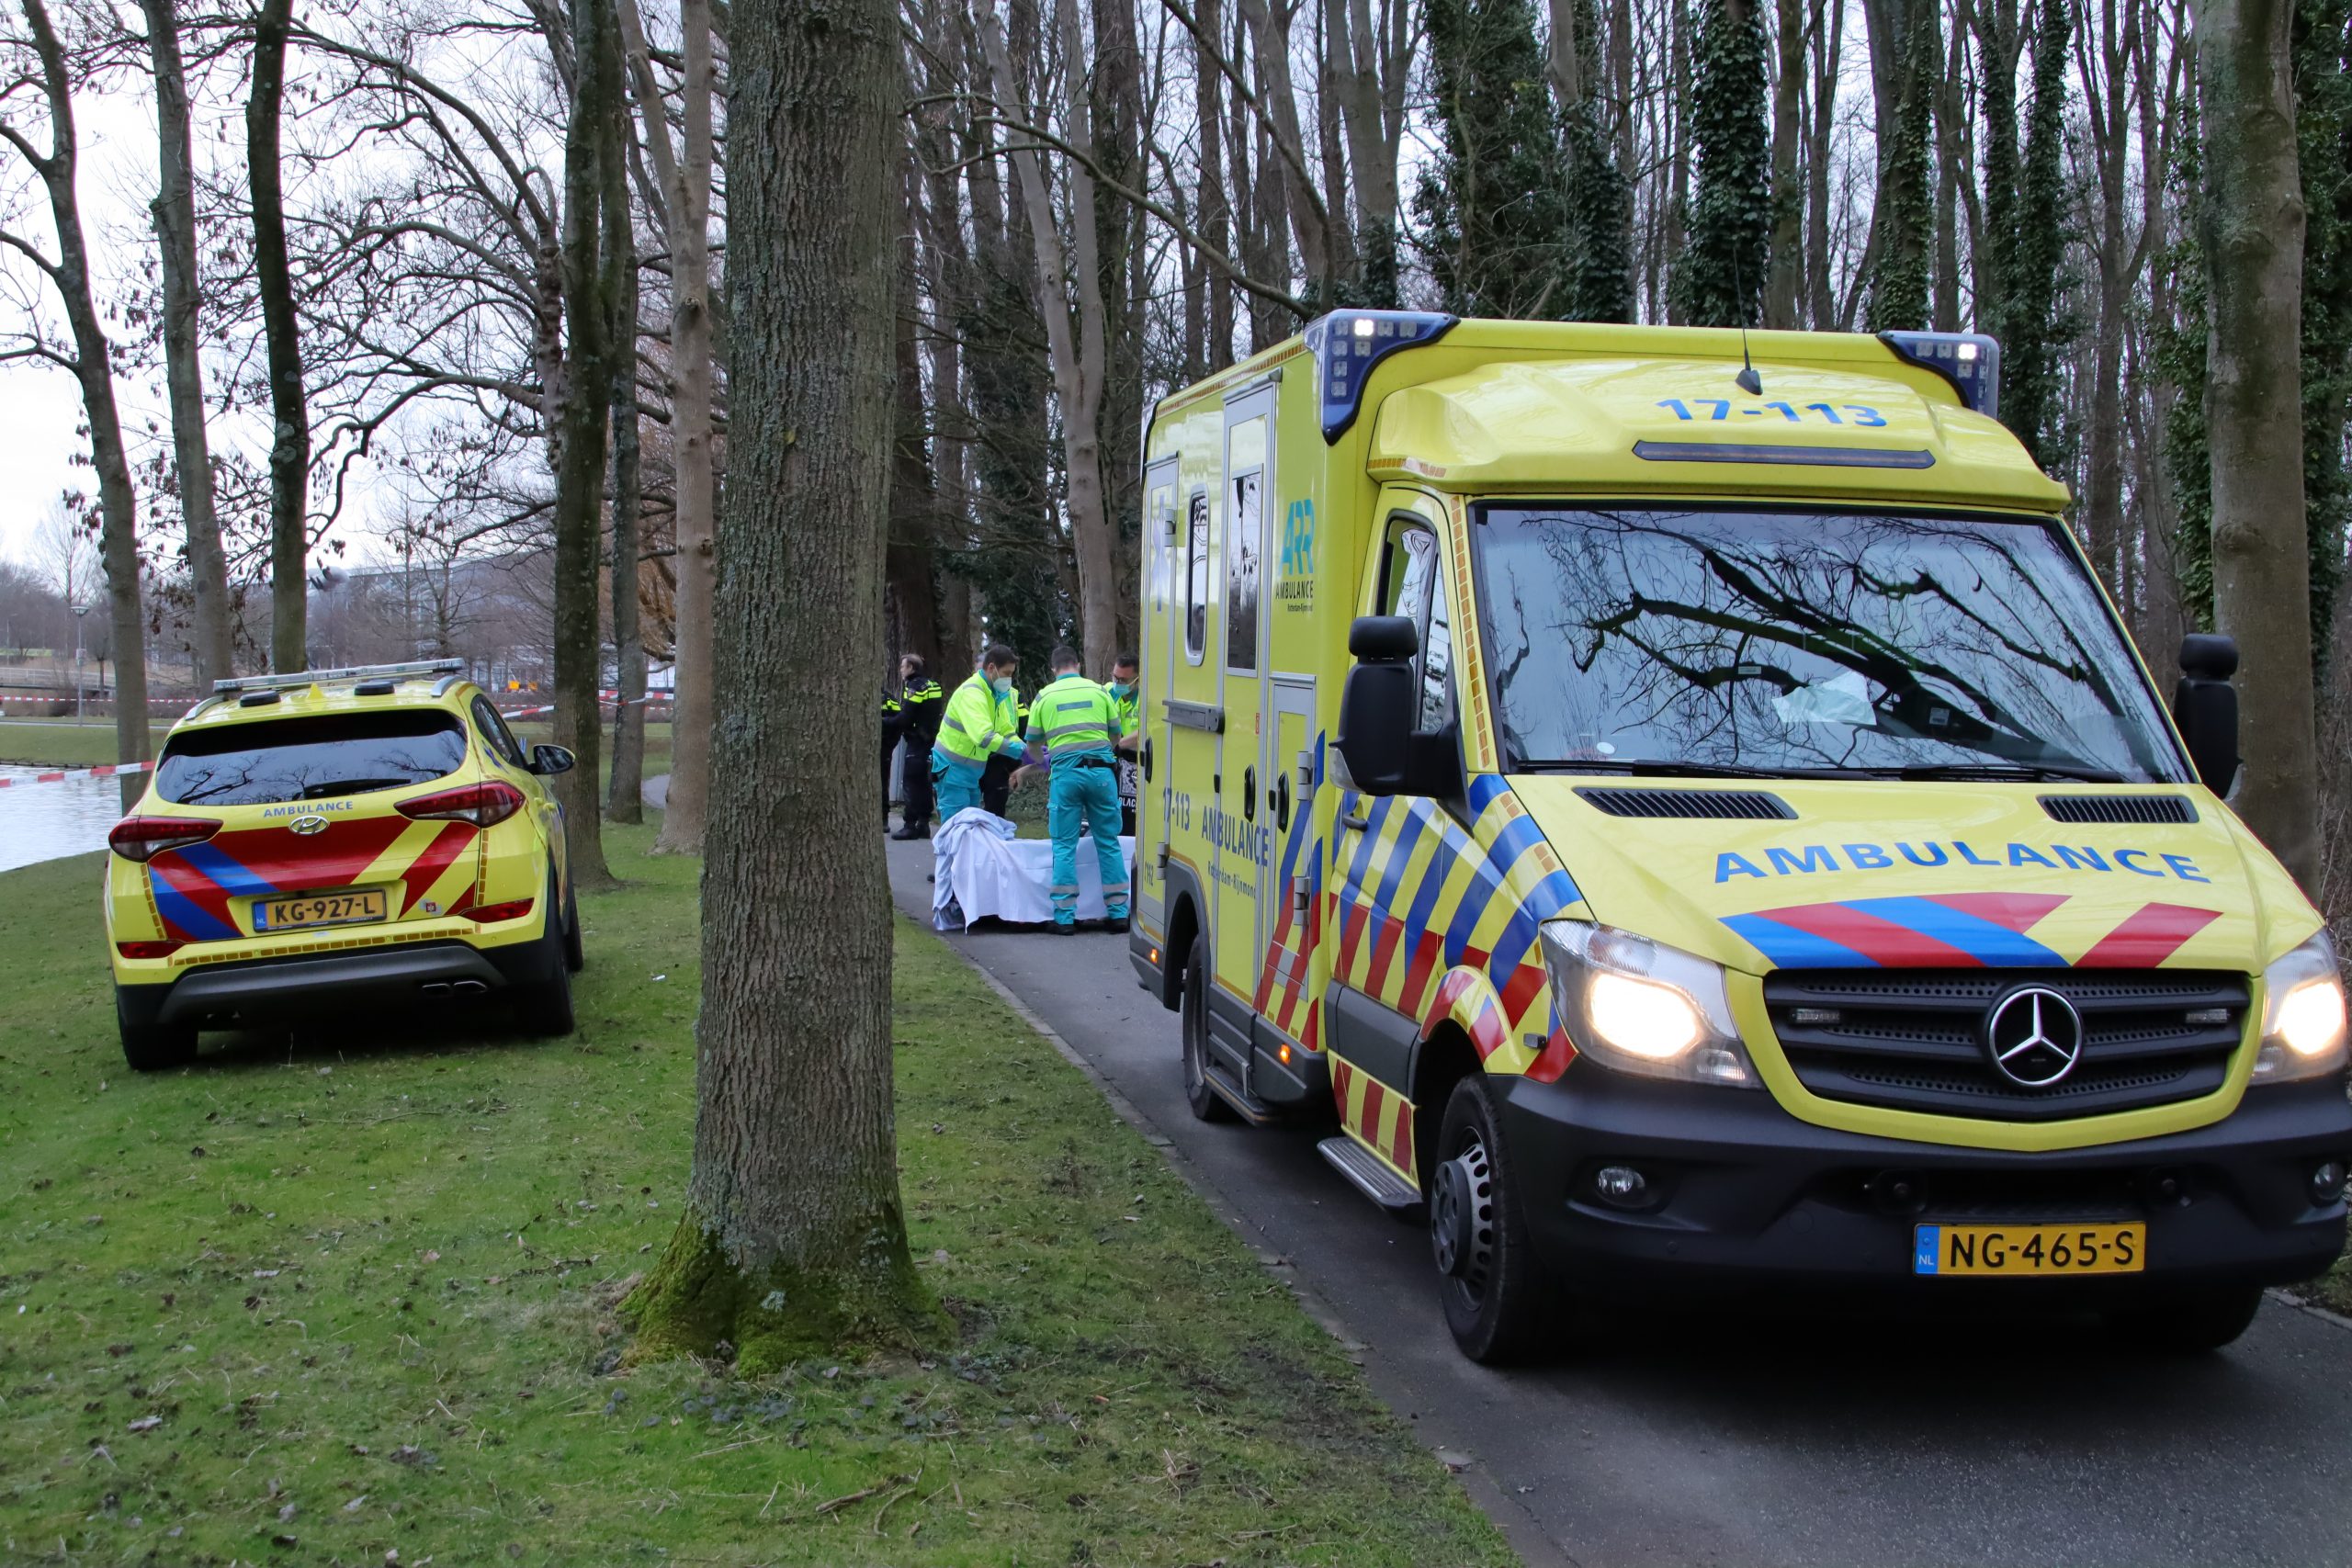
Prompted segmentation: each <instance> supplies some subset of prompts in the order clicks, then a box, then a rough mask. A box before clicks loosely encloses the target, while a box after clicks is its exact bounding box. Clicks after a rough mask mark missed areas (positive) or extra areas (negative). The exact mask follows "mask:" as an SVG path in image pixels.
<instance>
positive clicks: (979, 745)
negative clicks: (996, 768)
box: [899, 642, 1026, 838]
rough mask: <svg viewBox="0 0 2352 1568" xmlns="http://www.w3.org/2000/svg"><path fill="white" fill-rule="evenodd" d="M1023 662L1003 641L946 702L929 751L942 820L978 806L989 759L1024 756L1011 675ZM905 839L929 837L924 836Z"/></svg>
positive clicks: (994, 645)
mask: <svg viewBox="0 0 2352 1568" xmlns="http://www.w3.org/2000/svg"><path fill="white" fill-rule="evenodd" d="M1020 664H1021V660H1020V658H1019V656H1018V655H1016V654H1015V653H1014V652H1013V651H1012V649H1009V648H1007V647H1005V646H1004V644H1002V643H1001V642H992V643H990V644H989V647H988V651H987V652H986V653H983V654H982V655H981V656H980V667H979V669H978V671H976V672H975V673H974V674H973V675H972V676H971V677H970V679H968V680H967V681H966V682H964V683H963V684H962V685H960V686H958V687H956V694H955V695H954V696H951V697H949V698H948V699H947V712H946V714H945V716H944V717H943V718H941V720H940V721H939V738H938V739H937V740H936V741H935V742H934V743H933V746H932V748H931V783H932V784H935V785H936V786H937V787H938V792H939V819H940V820H941V821H943V822H950V821H953V820H955V818H956V813H957V812H959V811H962V810H964V809H965V808H966V807H973V806H978V805H979V804H980V779H981V776H982V775H983V774H984V773H987V771H988V760H989V758H990V757H995V756H1004V757H1010V758H1012V760H1013V761H1016V762H1018V761H1021V760H1022V758H1023V756H1024V755H1026V752H1025V750H1024V749H1023V746H1022V743H1021V735H1020V732H1019V730H1018V729H1017V728H1015V727H1014V721H1013V703H1014V700H1015V699H1014V698H1013V695H1012V676H1013V672H1014V671H1016V670H1017V669H1019V668H1020ZM899 836H900V837H902V838H917V837H928V836H929V829H925V830H924V832H923V833H922V834H905V833H902V834H901V835H899Z"/></svg>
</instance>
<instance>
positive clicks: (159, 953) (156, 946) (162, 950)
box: [114, 942, 187, 958]
mask: <svg viewBox="0 0 2352 1568" xmlns="http://www.w3.org/2000/svg"><path fill="white" fill-rule="evenodd" d="M186 946H187V943H186V942H116V943H115V944H114V950H115V951H116V952H117V953H121V954H122V955H123V956H124V957H125V958H169V957H170V956H171V955H172V954H173V953H177V952H178V951H179V950H180V949H181V948H183V947H186Z"/></svg>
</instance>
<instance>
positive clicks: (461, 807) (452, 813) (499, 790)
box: [400, 779, 523, 828]
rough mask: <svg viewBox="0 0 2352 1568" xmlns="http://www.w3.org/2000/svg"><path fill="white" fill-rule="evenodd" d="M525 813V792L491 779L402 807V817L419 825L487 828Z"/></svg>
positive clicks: (417, 798)
mask: <svg viewBox="0 0 2352 1568" xmlns="http://www.w3.org/2000/svg"><path fill="white" fill-rule="evenodd" d="M522 809H523V792H522V791H521V790H519V789H516V788H515V786H514V785H513V784H500V783H499V782H498V781H497V780H495V779H492V780H490V781H489V782H487V783H485V784H459V785H458V787H457V788H456V789H445V790H440V791H437V792H436V793H435V794H432V795H418V796H417V797H416V798H415V799H414V800H403V801H401V804H400V813H401V816H403V817H406V818H412V819H413V820H414V821H418V822H470V823H472V824H473V825H474V826H475V827H477V828H487V827H489V826H491V825H492V823H495V822H503V821H505V820H506V819H507V818H509V817H512V816H514V815H515V813H516V812H517V811H520V810H522Z"/></svg>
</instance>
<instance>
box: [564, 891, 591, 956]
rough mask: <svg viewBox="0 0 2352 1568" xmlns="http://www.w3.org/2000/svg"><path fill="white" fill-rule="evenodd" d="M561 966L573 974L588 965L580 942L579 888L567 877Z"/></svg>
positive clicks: (586, 954)
mask: <svg viewBox="0 0 2352 1568" xmlns="http://www.w3.org/2000/svg"><path fill="white" fill-rule="evenodd" d="M565 869H566V870H567V871H568V870H570V869H571V868H570V867H569V866H568V865H567V866H566V867H565ZM563 966H564V967H565V968H566V969H569V970H570V971H571V973H573V974H574V975H577V974H579V973H580V972H581V971H582V969H585V968H587V967H588V952H587V949H586V948H584V947H582V945H581V942H580V888H579V886H578V885H577V884H575V883H574V882H572V881H571V879H570V878H569V877H566V878H565V879H564V884H563Z"/></svg>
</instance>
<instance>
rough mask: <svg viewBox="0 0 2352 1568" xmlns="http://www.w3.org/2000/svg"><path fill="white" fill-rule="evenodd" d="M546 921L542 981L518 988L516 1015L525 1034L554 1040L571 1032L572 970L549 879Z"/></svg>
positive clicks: (541, 945)
mask: <svg viewBox="0 0 2352 1568" xmlns="http://www.w3.org/2000/svg"><path fill="white" fill-rule="evenodd" d="M545 908H546V909H547V912H548V913H547V919H546V921H545V922H544V924H543V925H542V926H541V928H540V931H539V940H538V947H539V951H538V953H537V958H538V964H537V968H538V971H539V975H540V976H541V977H540V978H539V979H537V980H533V981H531V982H529V983H528V984H526V985H523V986H520V987H516V988H515V1016H516V1019H517V1021H520V1022H521V1024H522V1026H523V1031H524V1032H525V1033H526V1034H536V1035H538V1036H539V1037H540V1038H542V1039H552V1038H553V1037H555V1036H557V1035H560V1034H569V1033H571V1032H572V1028H573V1018H572V1010H571V966H570V965H569V964H566V963H565V962H564V952H563V948H564V942H563V917H562V914H561V912H560V911H561V908H562V906H560V904H558V903H557V902H556V898H555V878H553V877H552V876H550V877H549V878H548V897H547V902H546V905H545Z"/></svg>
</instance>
